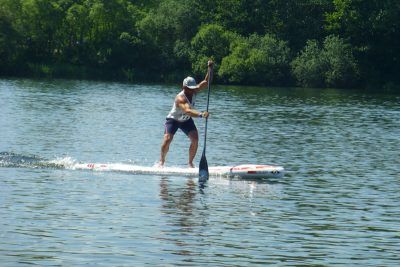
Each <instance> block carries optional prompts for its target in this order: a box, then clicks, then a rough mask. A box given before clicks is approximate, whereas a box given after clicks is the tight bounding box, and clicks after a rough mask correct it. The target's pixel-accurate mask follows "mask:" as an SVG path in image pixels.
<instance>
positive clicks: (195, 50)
mask: <svg viewBox="0 0 400 267" xmlns="http://www.w3.org/2000/svg"><path fill="white" fill-rule="evenodd" d="M235 39H237V35H236V34H234V33H232V32H229V31H226V30H225V29H224V28H223V27H222V26H220V25H216V24H207V25H203V26H202V27H201V28H200V29H199V31H198V33H197V34H196V36H194V37H193V39H192V42H191V55H190V58H191V61H192V69H193V70H194V72H195V74H196V75H203V73H204V66H206V64H207V61H208V60H209V59H213V60H214V61H215V63H216V66H215V69H214V73H218V68H219V67H218V65H219V63H220V62H221V61H222V59H223V58H224V57H225V56H227V55H228V54H229V47H230V44H231V42H232V41H233V40H235Z"/></svg>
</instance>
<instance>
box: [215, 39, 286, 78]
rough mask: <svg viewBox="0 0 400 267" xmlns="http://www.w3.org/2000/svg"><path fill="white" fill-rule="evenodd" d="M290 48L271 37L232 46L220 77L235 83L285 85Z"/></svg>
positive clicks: (223, 61)
mask: <svg viewBox="0 0 400 267" xmlns="http://www.w3.org/2000/svg"><path fill="white" fill-rule="evenodd" d="M289 52H290V51H289V48H288V47H287V44H286V43H285V42H284V41H281V40H278V39H276V38H274V37H273V36H271V35H268V34H267V35H265V36H259V35H256V34H254V35H251V36H250V37H248V38H240V39H239V40H237V41H236V42H234V43H232V45H231V53H230V54H229V55H228V56H227V57H225V58H224V59H223V60H222V64H221V69H220V71H219V74H220V75H221V76H222V77H223V78H224V79H225V80H227V81H228V82H231V83H251V82H256V83H257V84H269V85H277V84H280V83H283V82H284V80H283V79H284V78H285V77H286V75H287V70H288V68H289Z"/></svg>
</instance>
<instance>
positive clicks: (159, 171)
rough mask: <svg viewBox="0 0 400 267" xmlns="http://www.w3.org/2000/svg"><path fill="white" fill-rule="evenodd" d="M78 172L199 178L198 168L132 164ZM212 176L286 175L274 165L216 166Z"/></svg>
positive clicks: (98, 166)
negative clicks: (92, 171) (91, 171)
mask: <svg viewBox="0 0 400 267" xmlns="http://www.w3.org/2000/svg"><path fill="white" fill-rule="evenodd" d="M73 168H74V169H78V170H94V171H114V172H126V173H132V174H151V175H179V176H197V175H198V169H197V168H179V167H147V166H137V165H131V164H119V163H111V164H101V163H88V164H85V163H78V164H75V165H74V166H73ZM209 174H210V177H211V176H214V177H215V176H217V177H218V176H224V177H229V178H233V177H239V178H243V179H262V178H280V177H282V176H283V175H284V168H283V167H281V166H274V165H254V164H246V165H237V166H215V167H209Z"/></svg>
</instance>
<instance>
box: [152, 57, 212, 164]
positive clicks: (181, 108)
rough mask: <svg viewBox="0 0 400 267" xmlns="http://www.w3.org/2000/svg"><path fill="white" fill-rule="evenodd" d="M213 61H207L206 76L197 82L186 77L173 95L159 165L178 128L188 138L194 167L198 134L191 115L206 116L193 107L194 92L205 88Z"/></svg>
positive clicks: (190, 156)
mask: <svg viewBox="0 0 400 267" xmlns="http://www.w3.org/2000/svg"><path fill="white" fill-rule="evenodd" d="M213 64H214V63H213V62H212V61H211V60H210V61H208V71H207V74H206V77H205V78H204V80H203V81H201V82H200V83H199V84H197V83H196V81H195V79H193V78H192V77H186V78H185V79H184V80H183V84H182V91H181V92H180V93H179V94H178V95H177V96H176V97H175V101H174V104H173V106H172V109H171V111H170V112H169V113H168V115H167V118H166V121H165V124H164V126H165V130H164V139H163V142H162V144H161V157H160V162H159V166H164V163H165V157H166V156H167V153H168V150H169V145H170V144H171V142H172V139H173V138H174V135H175V133H176V131H177V130H178V129H181V130H182V131H183V132H184V133H185V134H186V135H187V136H188V137H189V139H190V147H189V167H190V168H194V167H195V166H194V164H193V159H194V157H195V156H196V152H197V147H198V143H199V135H198V132H197V128H196V125H195V124H194V121H193V119H192V117H195V118H207V117H208V112H207V111H204V112H201V111H198V110H195V109H194V104H195V98H196V94H197V93H198V92H200V91H201V90H203V89H204V88H207V86H208V82H207V81H208V73H209V72H210V71H209V70H210V68H212V66H213Z"/></svg>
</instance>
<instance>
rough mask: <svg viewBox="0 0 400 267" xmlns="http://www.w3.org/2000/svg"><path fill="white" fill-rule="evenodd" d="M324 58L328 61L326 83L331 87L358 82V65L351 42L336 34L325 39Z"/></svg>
mask: <svg viewBox="0 0 400 267" xmlns="http://www.w3.org/2000/svg"><path fill="white" fill-rule="evenodd" d="M322 58H323V59H324V60H325V61H326V65H327V66H326V70H325V73H324V78H325V84H326V86H329V87H352V86H354V85H355V84H356V83H357V82H358V65H357V63H356V60H355V58H354V56H353V52H352V50H351V47H350V45H349V44H347V43H345V42H344V40H343V39H341V38H339V37H338V36H335V35H330V36H328V37H326V38H325V40H324V48H323V51H322Z"/></svg>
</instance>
